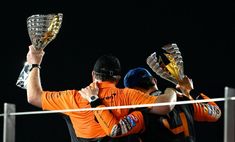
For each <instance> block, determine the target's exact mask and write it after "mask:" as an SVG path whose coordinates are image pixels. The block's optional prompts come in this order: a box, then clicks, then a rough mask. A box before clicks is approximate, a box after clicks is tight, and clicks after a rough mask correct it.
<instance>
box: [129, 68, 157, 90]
mask: <svg viewBox="0 0 235 142" xmlns="http://www.w3.org/2000/svg"><path fill="white" fill-rule="evenodd" d="M124 86H125V87H128V88H134V89H138V90H141V91H143V92H146V93H151V92H154V91H156V90H158V88H157V80H156V78H154V77H153V76H152V75H151V74H150V72H149V71H148V70H147V69H145V68H142V67H137V68H134V69H131V70H129V71H128V72H127V74H126V75H125V77H124Z"/></svg>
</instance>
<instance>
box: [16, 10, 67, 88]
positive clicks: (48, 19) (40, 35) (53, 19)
mask: <svg viewBox="0 0 235 142" xmlns="http://www.w3.org/2000/svg"><path fill="white" fill-rule="evenodd" d="M62 20H63V14H62V13H58V14H47V15H43V14H37V15H32V16H30V17H28V18H27V29H28V34H29V37H30V40H31V43H32V45H33V46H34V48H35V49H36V50H42V49H44V48H45V47H46V46H47V45H48V44H49V43H50V42H51V41H52V40H53V39H55V37H56V35H57V34H58V32H59V30H60V27H61V24H62ZM31 67H32V65H31V64H28V63H27V62H25V64H24V67H23V69H22V70H21V72H20V75H19V77H18V79H17V81H16V86H18V87H20V88H22V89H26V86H27V78H28V75H29V72H30V69H31Z"/></svg>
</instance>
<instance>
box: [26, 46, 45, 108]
mask: <svg viewBox="0 0 235 142" xmlns="http://www.w3.org/2000/svg"><path fill="white" fill-rule="evenodd" d="M43 56H44V51H43V50H36V49H35V48H34V47H33V45H30V46H29V51H28V54H27V62H28V64H31V65H32V68H31V71H30V73H29V77H28V79H27V99H28V102H29V103H30V104H32V105H34V106H37V107H40V108H41V94H42V86H41V81H40V65H41V62H42V58H43Z"/></svg>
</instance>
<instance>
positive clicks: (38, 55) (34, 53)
mask: <svg viewBox="0 0 235 142" xmlns="http://www.w3.org/2000/svg"><path fill="white" fill-rule="evenodd" d="M44 54H45V52H44V51H43V49H40V50H36V49H35V48H34V46H33V45H30V46H29V51H28V54H27V62H28V64H38V65H40V64H41V62H42V58H43V56H44Z"/></svg>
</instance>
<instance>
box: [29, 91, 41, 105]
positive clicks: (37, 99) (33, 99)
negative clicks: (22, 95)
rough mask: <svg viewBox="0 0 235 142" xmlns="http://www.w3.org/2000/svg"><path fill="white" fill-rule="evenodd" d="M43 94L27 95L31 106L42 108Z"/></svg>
mask: <svg viewBox="0 0 235 142" xmlns="http://www.w3.org/2000/svg"><path fill="white" fill-rule="evenodd" d="M41 93H42V92H39V93H38V94H35V95H29V94H28V95H27V101H28V103H29V104H31V105H34V106H37V107H41Z"/></svg>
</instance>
